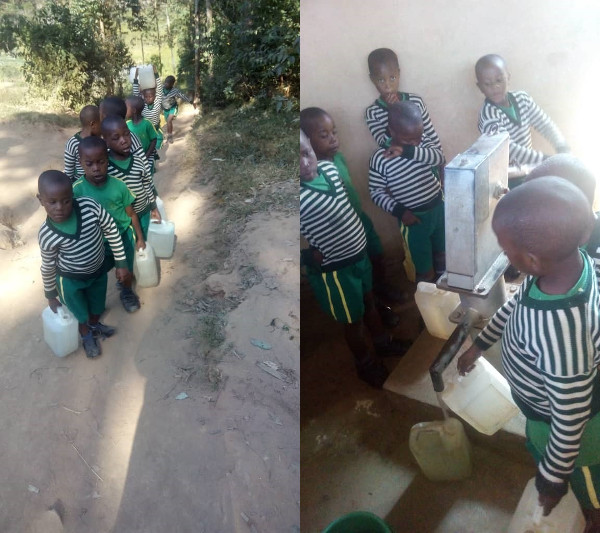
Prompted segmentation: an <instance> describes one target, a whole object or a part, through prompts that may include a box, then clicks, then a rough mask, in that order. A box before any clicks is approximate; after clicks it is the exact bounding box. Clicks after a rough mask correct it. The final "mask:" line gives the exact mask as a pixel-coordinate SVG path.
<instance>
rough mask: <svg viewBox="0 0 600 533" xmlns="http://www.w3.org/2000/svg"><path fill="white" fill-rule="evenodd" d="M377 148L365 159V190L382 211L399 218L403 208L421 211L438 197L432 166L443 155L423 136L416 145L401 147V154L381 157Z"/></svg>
mask: <svg viewBox="0 0 600 533" xmlns="http://www.w3.org/2000/svg"><path fill="white" fill-rule="evenodd" d="M384 153H385V149H384V148H379V149H378V150H376V151H375V153H374V154H373V155H372V156H371V160H370V161H369V192H370V193H371V198H372V199H373V202H374V203H375V204H377V205H378V206H379V207H381V208H382V209H383V210H384V211H387V212H388V213H391V214H392V215H394V216H395V217H398V218H402V214H403V213H404V211H406V209H410V210H411V211H425V210H427V209H431V208H432V207H434V206H435V205H437V204H438V203H439V202H441V200H442V189H441V186H440V182H439V180H438V179H437V177H436V176H435V174H434V173H433V171H432V168H431V167H432V166H437V165H441V164H442V163H443V161H444V154H443V153H442V151H441V149H440V148H438V147H437V146H436V143H435V142H433V141H431V140H430V139H428V138H427V137H425V135H424V136H423V138H422V139H421V144H419V146H415V147H413V146H404V147H403V152H402V155H401V156H398V157H391V158H385V157H384V155H383V154H384Z"/></svg>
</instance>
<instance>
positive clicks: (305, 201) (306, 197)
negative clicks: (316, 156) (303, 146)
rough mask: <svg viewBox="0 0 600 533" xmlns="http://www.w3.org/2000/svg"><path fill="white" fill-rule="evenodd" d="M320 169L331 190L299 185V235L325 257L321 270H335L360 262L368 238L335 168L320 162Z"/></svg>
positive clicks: (302, 183) (306, 183) (302, 182)
mask: <svg viewBox="0 0 600 533" xmlns="http://www.w3.org/2000/svg"><path fill="white" fill-rule="evenodd" d="M318 169H319V174H321V175H322V176H323V177H324V178H325V181H326V182H327V184H328V185H329V190H327V191H325V190H319V189H317V188H312V187H311V185H310V182H304V181H301V182H300V233H301V234H302V235H303V236H304V237H305V238H306V240H307V241H308V242H309V244H310V245H311V246H313V247H315V248H317V249H318V250H319V251H320V252H321V253H322V254H323V263H322V264H321V269H322V270H323V271H333V270H336V269H337V268H341V267H342V266H346V265H348V264H351V263H352V262H354V261H353V260H354V259H356V260H358V258H359V255H360V254H361V253H362V252H364V250H365V249H366V246H367V239H366V236H365V230H364V228H363V225H362V222H361V221H360V219H359V218H358V215H357V214H356V211H354V209H353V208H352V205H351V204H350V201H349V200H348V195H347V194H346V191H345V189H344V185H343V183H342V180H341V179H340V176H339V173H338V170H337V168H336V167H335V165H333V164H332V163H329V162H327V161H320V162H319V164H318Z"/></svg>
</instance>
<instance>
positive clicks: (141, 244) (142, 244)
mask: <svg viewBox="0 0 600 533" xmlns="http://www.w3.org/2000/svg"><path fill="white" fill-rule="evenodd" d="M125 212H126V213H127V214H128V215H129V217H130V218H131V225H132V226H133V230H134V231H135V237H136V239H135V249H136V250H143V249H144V248H146V241H145V240H144V233H143V232H142V226H141V225H140V219H139V218H138V216H137V213H136V212H135V211H134V210H133V205H131V204H130V205H128V206H127V207H126V208H125Z"/></svg>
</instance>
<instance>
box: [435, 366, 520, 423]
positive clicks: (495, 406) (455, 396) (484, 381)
mask: <svg viewBox="0 0 600 533" xmlns="http://www.w3.org/2000/svg"><path fill="white" fill-rule="evenodd" d="M451 367H452V368H454V369H456V365H451ZM449 368H450V367H449ZM444 382H445V388H444V390H443V391H442V393H441V397H442V400H443V402H444V403H445V404H446V405H447V406H448V407H449V408H450V409H451V410H452V411H453V412H455V413H456V414H457V415H459V416H460V417H461V418H462V419H463V420H465V421H466V422H467V423H469V424H470V425H471V426H473V427H474V428H475V429H476V430H477V431H479V432H481V433H485V434H486V435H493V434H494V433H496V431H498V430H499V429H500V428H502V427H504V426H505V425H506V423H507V422H508V421H509V420H510V419H511V418H513V417H514V416H516V415H517V414H518V413H519V408H518V407H517V406H516V405H515V403H514V402H513V400H512V398H511V395H510V387H509V385H508V382H507V381H506V379H505V378H504V376H502V374H500V372H498V371H497V370H496V369H495V368H494V367H493V365H492V364H491V363H490V362H489V361H488V360H487V359H486V358H485V357H483V356H482V357H480V358H479V359H477V361H476V362H475V368H474V369H473V370H471V372H469V373H468V374H467V375H466V376H460V375H459V374H458V371H454V372H451V373H450V372H449V373H448V374H447V375H444Z"/></svg>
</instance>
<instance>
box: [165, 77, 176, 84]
mask: <svg viewBox="0 0 600 533" xmlns="http://www.w3.org/2000/svg"><path fill="white" fill-rule="evenodd" d="M172 83H175V76H167V77H166V78H165V84H167V85H169V84H172Z"/></svg>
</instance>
